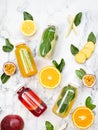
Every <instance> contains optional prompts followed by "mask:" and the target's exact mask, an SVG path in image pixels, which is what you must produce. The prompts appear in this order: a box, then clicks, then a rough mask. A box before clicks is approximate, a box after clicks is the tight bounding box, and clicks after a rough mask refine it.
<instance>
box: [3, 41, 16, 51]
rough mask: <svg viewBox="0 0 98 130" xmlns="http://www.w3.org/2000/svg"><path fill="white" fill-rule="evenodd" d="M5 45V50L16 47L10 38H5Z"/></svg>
mask: <svg viewBox="0 0 98 130" xmlns="http://www.w3.org/2000/svg"><path fill="white" fill-rule="evenodd" d="M5 44H6V45H5V46H3V47H2V50H3V51H4V52H11V51H12V50H13V49H14V45H13V44H12V43H11V42H10V41H9V39H8V38H6V39H5Z"/></svg>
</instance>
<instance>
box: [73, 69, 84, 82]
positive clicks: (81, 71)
mask: <svg viewBox="0 0 98 130" xmlns="http://www.w3.org/2000/svg"><path fill="white" fill-rule="evenodd" d="M75 73H76V75H77V77H78V78H79V79H81V80H82V78H83V76H84V75H86V72H85V70H83V69H82V68H80V70H75Z"/></svg>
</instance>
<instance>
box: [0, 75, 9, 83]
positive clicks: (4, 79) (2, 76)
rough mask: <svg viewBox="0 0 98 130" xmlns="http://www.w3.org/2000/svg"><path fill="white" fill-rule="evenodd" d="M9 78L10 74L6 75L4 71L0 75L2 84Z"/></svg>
mask: <svg viewBox="0 0 98 130" xmlns="http://www.w3.org/2000/svg"><path fill="white" fill-rule="evenodd" d="M9 78H10V76H8V75H6V74H5V73H3V74H2V75H1V81H2V83H3V84H4V83H6V82H7V81H8V79H9Z"/></svg>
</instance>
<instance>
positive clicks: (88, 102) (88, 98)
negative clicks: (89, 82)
mask: <svg viewBox="0 0 98 130" xmlns="http://www.w3.org/2000/svg"><path fill="white" fill-rule="evenodd" d="M85 105H86V107H88V108H90V109H91V110H93V109H94V108H96V105H95V104H93V103H92V99H91V97H90V96H88V97H87V98H86V100H85Z"/></svg>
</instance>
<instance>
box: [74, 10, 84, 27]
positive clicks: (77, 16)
mask: <svg viewBox="0 0 98 130" xmlns="http://www.w3.org/2000/svg"><path fill="white" fill-rule="evenodd" d="M81 18H82V12H79V13H78V14H77V15H76V16H75V19H74V24H75V25H76V26H78V25H79V24H80V23H81Z"/></svg>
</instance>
